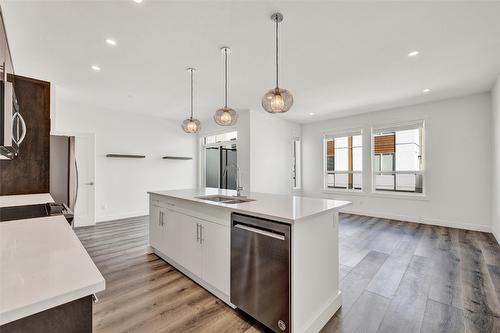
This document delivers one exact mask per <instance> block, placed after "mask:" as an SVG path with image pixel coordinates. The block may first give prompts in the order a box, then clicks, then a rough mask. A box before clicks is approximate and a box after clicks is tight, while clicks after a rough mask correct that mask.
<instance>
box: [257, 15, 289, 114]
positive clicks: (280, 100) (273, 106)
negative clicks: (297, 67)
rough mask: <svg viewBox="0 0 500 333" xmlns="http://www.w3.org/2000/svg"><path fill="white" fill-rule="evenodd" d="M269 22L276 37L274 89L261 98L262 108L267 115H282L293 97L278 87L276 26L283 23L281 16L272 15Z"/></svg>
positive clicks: (277, 37) (277, 39)
mask: <svg viewBox="0 0 500 333" xmlns="http://www.w3.org/2000/svg"><path fill="white" fill-rule="evenodd" d="M271 20H272V21H273V22H274V23H275V28H276V31H275V37H276V45H275V47H276V50H275V57H276V58H275V61H276V88H274V89H271V90H269V91H268V92H267V93H266V94H265V95H264V96H263V97H262V107H263V108H264V110H266V111H267V112H269V113H283V112H287V111H288V110H290V108H291V107H292V105H293V96H292V94H291V93H290V92H289V91H288V90H286V89H281V88H280V87H279V35H278V24H279V23H280V22H282V21H283V14H281V13H274V14H273V15H271Z"/></svg>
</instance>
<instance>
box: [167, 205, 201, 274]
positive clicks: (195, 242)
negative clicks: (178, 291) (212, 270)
mask: <svg viewBox="0 0 500 333" xmlns="http://www.w3.org/2000/svg"><path fill="white" fill-rule="evenodd" d="M173 216H175V218H176V219H178V221H179V231H180V232H179V235H178V237H179V240H180V244H179V245H180V246H179V247H178V248H179V250H180V253H179V255H178V260H176V261H178V263H179V264H181V265H182V266H184V267H185V268H187V269H188V270H189V271H191V273H193V274H195V275H197V276H200V277H201V265H202V260H201V244H200V242H199V231H200V227H199V226H200V222H201V220H199V219H197V218H195V217H192V216H189V215H185V214H182V213H177V212H174V214H173Z"/></svg>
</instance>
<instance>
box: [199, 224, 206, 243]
mask: <svg viewBox="0 0 500 333" xmlns="http://www.w3.org/2000/svg"><path fill="white" fill-rule="evenodd" d="M204 241H205V239H204V238H203V224H200V244H203V242H204Z"/></svg>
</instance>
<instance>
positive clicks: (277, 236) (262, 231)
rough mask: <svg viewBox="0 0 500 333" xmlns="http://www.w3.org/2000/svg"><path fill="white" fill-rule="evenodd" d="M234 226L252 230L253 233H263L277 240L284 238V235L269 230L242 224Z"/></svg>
mask: <svg viewBox="0 0 500 333" xmlns="http://www.w3.org/2000/svg"><path fill="white" fill-rule="evenodd" d="M234 227H235V228H238V229H242V230H246V231H250V232H253V233H256V234H259V235H263V236H267V237H272V238H275V239H279V240H285V236H283V235H280V234H277V233H274V232H271V231H267V230H262V229H257V228H253V227H250V226H247V225H243V224H236V225H235V226H234Z"/></svg>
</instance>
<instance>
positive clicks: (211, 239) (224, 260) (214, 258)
mask: <svg viewBox="0 0 500 333" xmlns="http://www.w3.org/2000/svg"><path fill="white" fill-rule="evenodd" d="M202 223H203V224H202V233H201V234H202V236H201V243H202V247H203V250H202V251H203V271H202V278H203V280H205V281H206V282H208V283H210V284H211V285H212V286H214V287H216V288H217V289H219V290H220V291H222V292H223V293H225V294H227V295H229V292H230V291H229V285H230V282H229V281H230V263H231V257H230V246H231V241H230V237H231V234H230V229H229V227H228V226H222V225H219V224H216V223H212V222H207V221H203V222H202Z"/></svg>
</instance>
